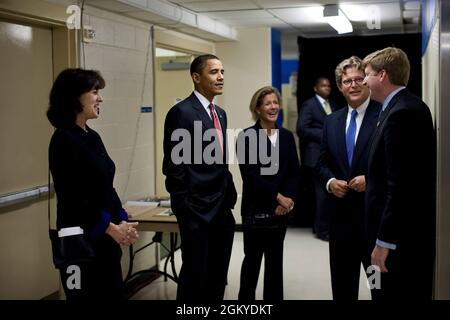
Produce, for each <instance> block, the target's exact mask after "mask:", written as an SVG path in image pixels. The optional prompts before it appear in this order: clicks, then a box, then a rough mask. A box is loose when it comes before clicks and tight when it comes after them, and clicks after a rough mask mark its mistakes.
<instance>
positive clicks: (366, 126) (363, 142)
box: [352, 101, 379, 167]
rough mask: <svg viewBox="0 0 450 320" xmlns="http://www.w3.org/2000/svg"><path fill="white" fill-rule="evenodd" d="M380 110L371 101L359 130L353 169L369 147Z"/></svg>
mask: <svg viewBox="0 0 450 320" xmlns="http://www.w3.org/2000/svg"><path fill="white" fill-rule="evenodd" d="M378 110H379V109H378V108H376V107H375V105H374V104H373V102H372V101H370V103H369V105H368V107H367V109H366V113H365V115H364V119H363V122H362V124H361V128H360V129H359V133H358V138H357V139H356V145H355V151H354V154H353V160H352V167H354V166H355V164H356V162H357V161H358V160H359V158H360V156H361V153H362V152H363V151H364V149H365V148H366V147H367V145H368V142H369V140H370V138H371V136H372V132H373V128H374V126H375V123H376V121H377V118H378V112H377V111H378Z"/></svg>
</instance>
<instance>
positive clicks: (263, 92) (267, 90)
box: [249, 86, 281, 121]
mask: <svg viewBox="0 0 450 320" xmlns="http://www.w3.org/2000/svg"><path fill="white" fill-rule="evenodd" d="M272 93H275V95H276V96H277V99H278V104H279V106H280V107H281V95H280V92H279V91H278V89H277V88H274V87H271V86H266V87H262V88H261V89H259V90H257V91H256V92H255V94H254V95H253V97H252V100H251V101H250V108H249V109H250V112H251V113H252V118H253V120H255V121H256V120H258V119H259V115H258V113H257V112H256V110H257V109H258V108H259V107H261V105H262V102H263V100H264V97H265V96H267V95H268V94H272Z"/></svg>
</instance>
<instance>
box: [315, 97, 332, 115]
mask: <svg viewBox="0 0 450 320" xmlns="http://www.w3.org/2000/svg"><path fill="white" fill-rule="evenodd" d="M314 99H315V100H316V104H317V107H318V108H319V110H320V111H319V113H320V115H321V117H322V118H325V117H326V115H327V113H326V112H325V109H324V108H323V105H322V103H320V100H319V98H317V97H316V96H314ZM330 108H331V106H330Z"/></svg>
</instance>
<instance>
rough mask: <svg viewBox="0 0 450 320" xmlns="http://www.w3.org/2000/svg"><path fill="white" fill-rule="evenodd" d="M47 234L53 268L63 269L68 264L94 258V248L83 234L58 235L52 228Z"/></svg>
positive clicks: (88, 260) (75, 263)
mask: <svg viewBox="0 0 450 320" xmlns="http://www.w3.org/2000/svg"><path fill="white" fill-rule="evenodd" d="M49 234H50V240H51V243H52V253H53V264H54V265H55V268H57V269H60V270H65V269H66V268H67V267H68V266H70V265H77V264H79V263H85V262H90V261H92V260H93V259H94V258H95V253H94V250H93V248H92V246H91V244H90V243H89V242H88V241H87V240H86V238H85V236H84V234H76V235H70V236H65V237H59V236H58V230H54V229H49Z"/></svg>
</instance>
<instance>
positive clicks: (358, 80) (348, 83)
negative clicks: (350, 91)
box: [342, 77, 364, 87]
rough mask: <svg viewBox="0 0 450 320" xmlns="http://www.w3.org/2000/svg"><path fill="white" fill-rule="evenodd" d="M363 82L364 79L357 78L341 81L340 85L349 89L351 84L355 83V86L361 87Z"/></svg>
mask: <svg viewBox="0 0 450 320" xmlns="http://www.w3.org/2000/svg"><path fill="white" fill-rule="evenodd" d="M363 81H364V78H361V77H358V78H355V79H346V80H344V81H342V84H343V85H344V86H346V87H350V86H351V85H352V83H353V82H355V83H356V84H357V85H361V84H362V83H363Z"/></svg>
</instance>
